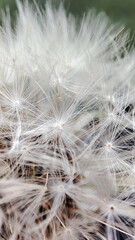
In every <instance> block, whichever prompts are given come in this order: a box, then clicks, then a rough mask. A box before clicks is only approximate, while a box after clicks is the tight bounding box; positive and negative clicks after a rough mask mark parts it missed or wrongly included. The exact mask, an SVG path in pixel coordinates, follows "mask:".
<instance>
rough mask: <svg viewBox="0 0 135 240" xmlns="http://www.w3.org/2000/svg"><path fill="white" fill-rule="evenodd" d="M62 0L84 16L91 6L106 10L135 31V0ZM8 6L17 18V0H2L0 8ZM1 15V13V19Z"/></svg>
mask: <svg viewBox="0 0 135 240" xmlns="http://www.w3.org/2000/svg"><path fill="white" fill-rule="evenodd" d="M28 1H29V2H32V1H33V0H28ZM53 1H54V2H55V1H57V0H53ZM61 1H63V2H64V5H65V7H66V9H67V11H68V12H72V13H73V14H74V15H77V16H82V15H83V13H84V12H87V11H88V10H89V9H90V8H95V9H96V10H97V11H105V12H106V14H107V15H108V16H109V17H110V19H111V20H112V21H113V22H120V23H123V24H124V25H125V26H126V28H128V29H130V30H131V32H132V33H134V31H135V0H59V2H61ZM35 2H36V3H37V4H40V5H44V3H45V0H35ZM7 6H8V7H9V9H10V12H11V16H12V18H13V19H15V14H16V13H15V12H16V1H15V0H0V9H6V7H7ZM1 16H2V14H1V13H0V21H1Z"/></svg>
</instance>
